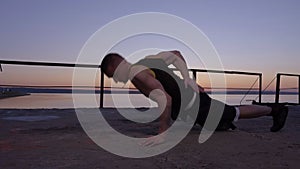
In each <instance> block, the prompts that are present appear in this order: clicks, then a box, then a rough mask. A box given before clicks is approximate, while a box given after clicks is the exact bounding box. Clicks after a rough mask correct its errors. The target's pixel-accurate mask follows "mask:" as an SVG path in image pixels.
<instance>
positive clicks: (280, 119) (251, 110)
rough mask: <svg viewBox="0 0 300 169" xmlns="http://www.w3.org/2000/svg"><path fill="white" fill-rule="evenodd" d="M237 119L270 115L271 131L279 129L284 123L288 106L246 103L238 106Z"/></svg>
mask: <svg viewBox="0 0 300 169" xmlns="http://www.w3.org/2000/svg"><path fill="white" fill-rule="evenodd" d="M238 110H239V119H247V118H256V117H261V116H268V115H269V116H272V117H273V126H272V127H271V129H270V130H271V131H272V132H277V131H279V130H280V129H281V128H282V127H283V126H284V124H285V121H286V118H287V114H288V108H287V107H286V106H284V105H280V104H270V105H268V106H261V105H246V106H240V107H238Z"/></svg>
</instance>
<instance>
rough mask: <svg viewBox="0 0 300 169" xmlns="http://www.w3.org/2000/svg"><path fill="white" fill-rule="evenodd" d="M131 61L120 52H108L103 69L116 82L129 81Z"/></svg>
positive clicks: (103, 61) (102, 65) (103, 62)
mask: <svg viewBox="0 0 300 169" xmlns="http://www.w3.org/2000/svg"><path fill="white" fill-rule="evenodd" d="M129 67H130V65H129V63H128V62H127V61H126V60H125V59H124V58H123V57H122V56H121V55H119V54H118V53H109V54H107V55H106V56H105V57H104V58H103V60H102V63H101V71H102V72H103V73H104V74H106V76H108V77H112V78H113V79H114V81H115V82H124V83H126V82H127V81H128V73H129Z"/></svg>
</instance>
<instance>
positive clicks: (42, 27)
mask: <svg viewBox="0 0 300 169" xmlns="http://www.w3.org/2000/svg"><path fill="white" fill-rule="evenodd" d="M138 12H139V13H140V12H163V13H169V14H173V15H176V16H178V17H181V18H184V19H186V20H188V21H190V22H191V23H193V24H194V25H196V26H197V27H198V28H199V29H200V30H202V31H203V32H204V33H205V34H206V36H207V37H208V38H209V39H210V41H211V42H212V44H213V45H214V46H215V48H216V50H217V51H218V53H219V55H220V58H221V61H222V64H223V66H224V69H225V70H240V71H250V72H262V73H263V75H264V85H266V84H267V83H268V82H269V81H270V80H271V79H272V78H273V77H274V76H275V75H276V73H277V72H288V73H297V74H299V73H300V68H299V63H300V56H299V54H300V32H299V30H300V1H297V0H284V1H283V0H244V1H240V0H226V1H224V0H199V1H192V0H186V1H171V0H167V1H159V0H153V1H146V0H132V1H122V0H119V1H116V0H110V1H93V0H91V1H73V0H62V1H46V0H27V1H21V0H19V1H17V0H1V2H0V18H1V26H0V37H1V38H0V43H1V45H0V59H1V60H25V61H48V62H68V63H75V62H76V59H77V57H78V54H79V52H80V50H81V48H82V47H83V45H84V44H85V42H86V41H87V40H88V38H89V37H90V36H91V35H92V34H93V33H94V32H96V31H97V30H98V29H100V28H101V27H102V26H104V25H105V24H107V23H109V22H111V21H113V20H115V19H117V18H119V17H122V16H125V15H129V14H133V13H138ZM145 22H147V21H145ZM120 29H121V28H120ZM147 38H148V39H147ZM104 41H105V40H104ZM167 41H168V40H165V41H158V40H157V37H144V38H141V39H139V38H136V39H133V40H128V41H127V43H124V44H123V45H121V46H120V47H119V48H117V49H118V51H117V52H120V53H122V54H125V55H127V54H130V53H131V52H132V51H134V50H139V49H141V48H144V47H149V48H151V47H160V48H161V49H166V50H170V49H177V50H180V51H182V53H183V54H185V57H186V60H187V63H188V66H189V67H190V68H202V67H201V65H194V64H193V63H194V62H193V59H192V57H190V55H189V53H188V52H187V51H185V50H184V49H183V48H181V47H180V46H179V45H178V44H177V43H176V42H174V43H167ZM140 44H142V45H140ZM99 45H101V44H99ZM100 61H101V56H99V62H100ZM91 64H94V63H91ZM2 67H3V69H4V71H3V72H2V73H0V85H4V84H21V85H70V83H71V79H72V70H71V69H67V68H59V69H55V68H50V69H47V68H41V67H26V68H25V67H23V66H7V65H2ZM207 69H209V68H207ZM254 80H255V79H253V78H252V79H250V80H249V81H247V80H242V79H240V80H238V81H240V82H237V81H235V82H232V84H234V86H238V85H239V84H240V85H241V86H247V85H248V86H249V83H250V84H251V82H253V81H254ZM287 81H288V82H291V83H287V84H286V86H288V87H293V86H296V85H297V83H296V82H297V80H296V79H293V78H290V79H289V78H288V79H287ZM203 83H206V82H203ZM83 84H84V80H83ZM289 84H290V85H289Z"/></svg>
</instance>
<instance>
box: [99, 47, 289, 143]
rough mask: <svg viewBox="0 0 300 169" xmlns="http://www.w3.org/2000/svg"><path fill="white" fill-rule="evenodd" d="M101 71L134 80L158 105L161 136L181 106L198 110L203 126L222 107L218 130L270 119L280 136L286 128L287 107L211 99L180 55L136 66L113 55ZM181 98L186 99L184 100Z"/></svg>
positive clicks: (162, 55) (146, 60)
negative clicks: (248, 120) (241, 122)
mask: <svg viewBox="0 0 300 169" xmlns="http://www.w3.org/2000/svg"><path fill="white" fill-rule="evenodd" d="M171 64H172V65H174V66H175V67H176V68H177V69H178V70H179V71H180V73H181V75H182V77H183V78H182V79H181V78H180V77H179V76H177V75H176V74H174V72H173V71H172V70H171V69H170V68H168V66H169V65H171ZM101 71H102V72H104V74H106V75H107V76H108V77H109V78H113V80H114V81H115V82H123V83H126V82H127V81H128V80H131V82H132V83H133V85H134V86H135V87H136V88H137V89H138V90H139V91H140V92H141V93H143V94H144V95H145V96H146V97H149V98H150V99H151V100H153V101H155V102H156V103H157V104H158V108H159V110H160V111H161V112H162V114H161V116H160V118H159V121H160V122H159V124H160V126H159V131H158V132H159V133H163V132H164V131H165V130H167V129H168V127H169V126H170V120H171V119H173V120H176V118H177V116H178V114H179V109H180V107H181V106H183V107H185V108H186V109H188V110H187V111H186V112H188V111H195V110H196V111H197V113H198V114H197V116H196V117H195V118H196V123H198V124H200V125H202V126H203V124H204V122H205V120H206V118H207V115H208V112H209V110H210V108H211V107H210V105H211V104H212V103H214V105H217V106H223V107H224V111H223V114H222V118H221V120H220V122H219V125H218V127H217V130H227V129H229V128H232V129H234V128H235V126H234V125H233V124H232V122H233V121H237V120H238V119H245V118H256V117H261V116H266V115H269V116H272V117H273V126H272V127H271V129H270V130H271V131H272V132H277V131H279V130H280V129H281V128H282V127H283V126H284V123H285V121H286V117H287V114H288V109H287V107H285V106H282V105H275V104H274V105H269V106H262V105H245V106H236V107H234V106H230V105H227V104H224V103H222V102H220V101H217V100H214V99H211V98H210V97H209V96H208V95H207V94H206V93H205V92H204V89H203V88H202V87H201V86H200V85H198V84H197V83H196V82H195V80H193V79H192V78H190V77H189V73H188V69H187V65H186V62H185V60H184V58H183V56H182V55H181V53H180V52H179V51H165V52H160V53H158V54H156V55H150V56H146V57H145V58H144V59H142V60H140V61H138V62H137V63H135V64H131V63H129V62H128V61H126V60H125V59H124V57H122V56H121V55H119V54H117V53H110V54H107V55H106V56H105V57H104V58H103V60H102V63H101ZM180 91H183V92H180ZM183 93H184V94H183ZM195 93H196V94H195ZM181 95H185V96H184V100H183V99H182V96H181ZM195 102H197V103H198V104H197V105H198V107H197V108H196V109H193V105H194V103H195ZM181 104H182V105H181ZM186 109H185V110H186ZM181 110H182V109H181ZM181 118H185V117H181ZM163 141H164V138H163V137H161V136H160V137H158V136H154V137H151V138H149V139H147V140H146V141H145V142H144V145H155V144H160V143H162V142H163Z"/></svg>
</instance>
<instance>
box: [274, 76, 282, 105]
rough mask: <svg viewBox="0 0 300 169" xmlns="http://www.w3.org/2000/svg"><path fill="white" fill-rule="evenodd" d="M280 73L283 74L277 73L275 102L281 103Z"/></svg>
mask: <svg viewBox="0 0 300 169" xmlns="http://www.w3.org/2000/svg"><path fill="white" fill-rule="evenodd" d="M280 75H281V74H280V73H277V78H276V95H275V103H279V92H280Z"/></svg>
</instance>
